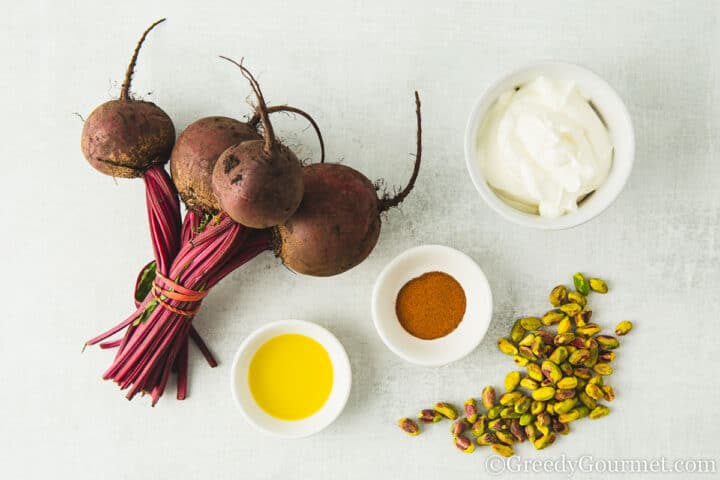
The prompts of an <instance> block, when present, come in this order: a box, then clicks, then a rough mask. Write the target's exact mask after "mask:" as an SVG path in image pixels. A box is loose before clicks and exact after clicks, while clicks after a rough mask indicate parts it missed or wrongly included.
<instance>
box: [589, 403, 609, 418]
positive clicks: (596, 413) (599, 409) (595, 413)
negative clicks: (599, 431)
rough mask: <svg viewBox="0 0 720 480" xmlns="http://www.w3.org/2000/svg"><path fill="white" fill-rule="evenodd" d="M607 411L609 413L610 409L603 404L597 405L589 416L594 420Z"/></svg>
mask: <svg viewBox="0 0 720 480" xmlns="http://www.w3.org/2000/svg"><path fill="white" fill-rule="evenodd" d="M608 413H610V409H609V408H608V407H606V406H605V405H598V406H597V407H595V408H593V409H592V411H591V412H590V418H591V419H593V420H595V419H598V418H601V417H604V416H605V415H607V414H608Z"/></svg>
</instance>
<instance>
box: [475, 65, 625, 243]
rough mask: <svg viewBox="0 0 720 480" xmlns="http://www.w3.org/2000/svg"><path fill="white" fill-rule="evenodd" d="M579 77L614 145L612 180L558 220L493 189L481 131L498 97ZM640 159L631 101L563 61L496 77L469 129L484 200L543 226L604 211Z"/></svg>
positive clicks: (551, 226) (508, 215)
mask: <svg viewBox="0 0 720 480" xmlns="http://www.w3.org/2000/svg"><path fill="white" fill-rule="evenodd" d="M541 75H542V76H548V77H551V78H558V79H562V80H565V79H570V80H574V81H575V82H576V84H577V85H578V88H579V89H580V91H581V93H582V94H583V95H585V96H586V97H587V98H588V99H589V100H590V101H591V102H592V104H593V106H594V107H595V108H596V110H597V111H598V112H599V114H600V116H601V117H602V119H603V120H604V121H605V124H606V125H607V127H608V130H609V133H610V140H611V141H612V143H613V146H614V154H613V163H612V167H611V169H610V174H609V176H608V178H607V179H606V180H605V183H603V184H602V185H601V186H600V187H599V188H598V189H597V190H596V191H595V192H594V193H593V194H591V195H590V196H588V197H587V198H585V199H584V200H583V201H582V202H581V203H580V205H578V209H577V211H575V212H571V213H567V214H565V215H562V216H560V217H557V218H544V217H541V216H540V215H535V214H531V213H526V212H522V211H520V210H517V209H516V208H514V207H512V206H510V205H509V204H507V203H505V202H504V201H503V200H502V199H500V198H499V197H498V196H497V195H496V194H495V192H494V191H493V190H492V189H491V188H490V186H489V185H488V184H487V182H486V180H485V176H484V175H483V172H482V170H481V169H480V162H479V161H478V151H477V135H478V131H479V129H480V124H481V123H482V121H483V119H484V118H485V115H486V114H487V111H488V109H489V108H490V107H491V106H492V105H493V104H494V103H495V101H496V100H497V98H498V97H499V96H500V95H501V94H503V93H505V92H507V91H509V90H511V89H513V88H515V87H517V86H520V85H522V84H524V83H527V82H528V81H530V80H533V79H535V78H537V77H539V76H541ZM634 158H635V133H634V130H633V124H632V120H631V118H630V114H629V113H628V110H627V108H626V107H625V104H624V103H623V101H622V100H621V99H620V96H619V95H618V94H617V92H615V90H614V89H613V88H612V87H611V86H610V85H609V84H608V83H607V82H606V81H605V80H603V79H602V78H600V77H599V76H598V75H596V74H595V73H593V72H591V71H590V70H588V69H586V68H583V67H581V66H579V65H574V64H570V63H562V62H539V63H535V64H532V65H529V66H527V67H523V68H520V69H518V70H515V71H513V72H512V73H510V74H508V75H506V76H504V77H502V78H500V79H499V80H497V81H495V82H494V83H493V84H492V85H490V87H489V88H488V89H487V90H486V91H485V93H484V94H483V95H482V96H481V97H480V98H479V100H478V101H477V103H476V104H475V107H474V108H473V110H472V112H471V113H470V119H469V120H468V123H467V128H466V130H465V162H466V164H467V169H468V172H469V173H470V178H472V181H473V183H474V184H475V188H477V190H478V192H480V195H481V196H482V197H483V199H484V200H485V201H486V202H487V203H488V205H490V207H492V209H493V210H495V211H496V212H498V213H499V214H500V215H502V216H503V217H505V218H506V219H508V220H510V221H513V222H515V223H518V224H520V225H525V226H528V227H535V228H541V229H563V228H570V227H574V226H577V225H580V224H582V223H585V222H587V221H588V220H590V219H592V218H593V217H595V216H597V215H599V214H600V213H601V212H602V211H603V210H605V209H606V208H607V207H609V206H610V204H611V203H612V202H613V201H614V200H615V199H616V198H617V196H618V195H619V194H620V191H621V190H622V189H623V187H624V186H625V183H626V181H627V179H628V177H629V176H630V172H631V170H632V165H633V161H634Z"/></svg>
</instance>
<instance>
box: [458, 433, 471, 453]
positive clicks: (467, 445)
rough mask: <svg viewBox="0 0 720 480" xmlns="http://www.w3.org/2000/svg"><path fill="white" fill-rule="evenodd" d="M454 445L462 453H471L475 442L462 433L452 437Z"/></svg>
mask: <svg viewBox="0 0 720 480" xmlns="http://www.w3.org/2000/svg"><path fill="white" fill-rule="evenodd" d="M454 439H455V446H456V447H457V448H458V450H460V451H461V452H463V453H472V452H474V451H475V444H474V443H473V441H472V440H470V439H469V438H468V437H466V436H464V435H459V436H457V437H454Z"/></svg>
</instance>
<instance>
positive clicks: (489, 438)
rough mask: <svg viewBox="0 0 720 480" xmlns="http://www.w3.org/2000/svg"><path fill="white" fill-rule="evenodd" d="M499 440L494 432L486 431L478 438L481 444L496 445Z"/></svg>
mask: <svg viewBox="0 0 720 480" xmlns="http://www.w3.org/2000/svg"><path fill="white" fill-rule="evenodd" d="M497 442H498V439H497V437H496V436H495V434H494V433H492V432H485V433H483V434H482V435H480V436H479V437H478V438H477V444H478V445H481V446H486V445H494V444H496V443H497Z"/></svg>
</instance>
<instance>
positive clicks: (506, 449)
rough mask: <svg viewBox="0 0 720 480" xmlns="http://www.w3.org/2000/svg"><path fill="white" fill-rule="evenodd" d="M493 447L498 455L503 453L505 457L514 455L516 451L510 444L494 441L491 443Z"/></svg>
mask: <svg viewBox="0 0 720 480" xmlns="http://www.w3.org/2000/svg"><path fill="white" fill-rule="evenodd" d="M491 448H492V449H493V451H494V452H495V453H497V454H498V455H502V456H503V457H512V456H513V453H514V452H513V449H512V447H511V446H509V445H502V444H499V443H493V444H492V445H491Z"/></svg>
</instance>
